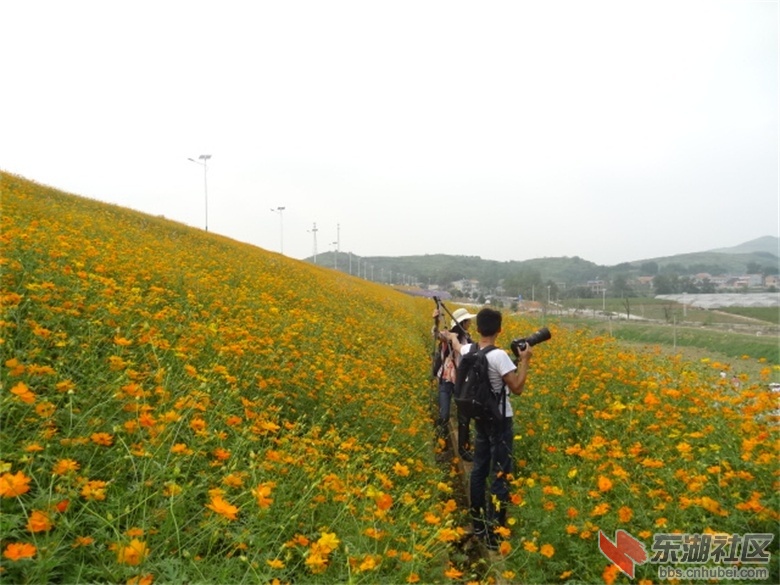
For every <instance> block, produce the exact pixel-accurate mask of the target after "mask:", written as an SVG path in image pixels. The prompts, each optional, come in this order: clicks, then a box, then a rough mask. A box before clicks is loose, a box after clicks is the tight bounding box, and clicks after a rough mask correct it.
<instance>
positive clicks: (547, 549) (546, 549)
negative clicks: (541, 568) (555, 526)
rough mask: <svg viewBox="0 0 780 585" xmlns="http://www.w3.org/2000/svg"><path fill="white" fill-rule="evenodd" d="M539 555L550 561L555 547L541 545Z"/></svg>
mask: <svg viewBox="0 0 780 585" xmlns="http://www.w3.org/2000/svg"><path fill="white" fill-rule="evenodd" d="M539 553H540V554H541V555H542V556H545V557H547V558H548V559H551V558H552V557H553V555H554V554H555V547H553V545H551V544H543V545H542V548H540V549H539Z"/></svg>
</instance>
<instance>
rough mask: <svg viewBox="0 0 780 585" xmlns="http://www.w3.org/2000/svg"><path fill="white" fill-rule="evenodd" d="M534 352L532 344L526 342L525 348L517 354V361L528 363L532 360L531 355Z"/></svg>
mask: <svg viewBox="0 0 780 585" xmlns="http://www.w3.org/2000/svg"><path fill="white" fill-rule="evenodd" d="M533 354H534V352H533V350H532V349H531V346H530V345H528V344H527V343H526V344H525V349H521V350H520V352H519V353H518V355H517V363H520V362H525V363H528V362H529V361H531V356H532V355H533Z"/></svg>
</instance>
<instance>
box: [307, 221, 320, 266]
mask: <svg viewBox="0 0 780 585" xmlns="http://www.w3.org/2000/svg"><path fill="white" fill-rule="evenodd" d="M308 231H309V232H310V233H311V234H313V236H314V252H313V254H314V263H315V264H316V263H317V232H318V231H319V230H317V222H316V221H315V222H314V227H312V228H311V229H310V230H308Z"/></svg>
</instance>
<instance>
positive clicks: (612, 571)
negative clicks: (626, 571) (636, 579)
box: [601, 565, 620, 585]
mask: <svg viewBox="0 0 780 585" xmlns="http://www.w3.org/2000/svg"><path fill="white" fill-rule="evenodd" d="M619 574H620V567H618V566H617V565H607V566H606V567H604V572H603V573H602V574H601V578H602V579H604V583H606V585H612V584H613V583H614V582H615V579H617V576H618V575H619Z"/></svg>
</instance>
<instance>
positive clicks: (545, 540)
mask: <svg viewBox="0 0 780 585" xmlns="http://www.w3.org/2000/svg"><path fill="white" fill-rule="evenodd" d="M0 179H1V180H2V183H1V184H0V189H1V191H0V194H1V196H2V220H1V221H2V235H1V236H0V245H1V246H2V247H1V248H0V250H1V253H0V266H2V310H3V313H2V329H1V330H0V371H1V372H2V388H0V408H1V410H0V511H1V512H2V514H1V515H0V550H2V566H1V567H0V579H2V581H3V582H8V583H69V584H70V583H94V582H111V583H128V584H133V585H138V584H141V583H143V584H146V585H148V584H150V583H171V582H175V583H297V584H300V583H323V584H324V583H417V582H420V583H448V582H476V583H488V582H495V581H496V580H497V579H500V580H503V581H504V582H510V583H529V582H530V583H550V582H556V583H565V582H588V583H592V582H605V583H608V584H611V583H613V582H615V580H616V579H618V578H620V577H619V575H618V570H617V568H616V567H615V565H612V564H610V563H609V562H607V561H606V559H605V557H604V556H603V555H602V554H601V552H600V551H599V549H598V534H599V531H600V530H603V531H604V532H605V533H606V534H607V535H609V536H610V538H611V537H613V535H614V534H615V531H616V530H617V529H624V530H628V531H630V532H631V533H632V534H633V535H634V536H636V537H637V538H640V539H641V540H643V541H644V542H645V543H647V545H646V546H647V548H648V551H650V545H651V543H652V541H653V538H652V535H653V533H655V532H669V533H671V532H681V533H708V534H711V535H712V536H713V538H714V537H716V536H718V535H723V534H743V533H747V532H757V533H771V534H773V535H774V536H775V539H774V542H773V544H772V547H771V549H770V550H771V552H772V554H773V555H777V554H778V548H777V544H778V541H780V534H778V529H777V526H778V524H777V523H778V520H780V502H779V501H778V488H779V487H780V485H779V484H778V478H777V474H776V471H777V469H778V463H779V461H778V449H777V436H776V433H777V429H778V426H777V424H776V423H777V416H776V415H775V414H773V411H774V410H775V409H776V408H777V404H776V399H775V397H774V396H773V395H772V394H771V393H770V392H768V391H767V388H766V383H767V382H768V380H770V379H771V376H772V374H773V370H772V368H771V367H770V366H768V365H766V364H762V365H761V367H760V368H759V369H758V373H757V374H756V376H755V377H749V376H747V375H746V374H744V373H740V375H739V380H738V387H737V385H736V384H735V383H734V381H733V380H732V379H731V378H729V379H721V378H720V376H719V373H720V372H721V371H722V370H726V371H731V368H730V366H729V364H727V363H717V362H714V361H713V360H708V359H707V360H701V361H698V362H695V363H689V362H686V361H685V360H683V359H681V358H680V357H679V356H672V357H671V358H670V357H667V355H665V354H663V353H662V352H657V351H653V350H649V351H643V352H637V351H634V350H631V349H626V348H625V347H621V346H619V345H618V344H617V343H616V342H615V341H614V339H610V338H607V337H603V336H598V335H594V334H592V333H591V332H589V331H588V330H586V329H576V328H573V327H569V326H562V325H561V326H558V325H553V324H551V328H552V330H553V339H552V340H550V341H549V342H547V343H545V344H543V345H540V346H537V347H536V348H534V351H535V354H534V359H533V362H532V372H531V377H530V379H529V383H528V384H527V387H526V390H525V392H524V394H523V395H522V396H519V397H513V404H514V407H515V410H516V413H517V414H516V417H515V419H514V425H515V429H514V431H515V432H514V437H515V438H514V441H515V446H514V452H515V460H514V463H515V470H514V473H512V474H511V475H510V477H509V479H510V482H511V485H512V506H511V507H510V510H509V517H510V521H509V525H508V526H507V528H506V530H505V532H504V535H503V536H504V537H505V540H504V541H503V542H502V545H501V548H500V551H499V552H498V553H497V554H496V555H493V556H490V557H486V558H481V557H476V556H473V555H471V554H467V552H468V551H466V550H465V549H464V548H463V546H462V543H463V542H465V540H466V534H465V531H466V528H467V527H468V525H469V521H468V516H467V513H466V508H465V502H464V500H463V497H462V495H461V494H459V486H460V485H461V480H460V478H459V477H458V476H457V473H456V469H457V468H456V467H455V465H454V463H455V462H454V461H453V462H452V464H450V463H446V464H444V465H440V464H437V462H436V455H437V452H438V451H440V450H441V449H442V447H443V445H442V444H441V443H436V442H434V441H433V433H432V424H431V423H432V420H431V419H432V411H431V398H432V392H431V386H430V384H429V381H428V379H427V371H428V364H427V356H428V354H429V352H430V350H431V341H430V337H429V329H430V314H431V309H432V308H433V306H432V304H431V303H430V301H426V300H423V299H417V298H414V297H409V296H405V295H403V294H400V293H396V292H394V291H392V290H390V289H388V288H386V287H383V286H379V285H376V284H372V283H368V282H365V281H363V280H359V279H356V278H350V277H349V276H346V275H344V274H341V273H337V272H334V271H331V270H329V269H326V268H321V267H317V266H312V265H310V264H306V263H303V262H298V261H293V260H290V259H287V258H284V257H282V256H279V255H277V254H273V253H269V252H266V251H263V250H259V249H257V248H253V247H251V246H248V245H245V244H241V243H238V242H235V241H231V240H229V239H226V238H223V237H220V236H218V235H215V234H208V233H205V232H202V231H200V230H196V229H192V228H187V227H183V226H181V225H178V224H175V223H172V222H169V221H166V220H163V219H159V218H151V217H148V216H145V215H143V214H140V213H135V212H132V211H128V210H125V209H121V208H118V207H113V206H109V205H104V204H101V203H97V202H94V201H90V200H87V199H83V198H79V197H75V196H72V195H67V194H64V193H61V192H58V191H56V190H54V189H49V188H45V187H42V186H40V185H36V184H34V183H31V182H29V181H25V180H22V179H19V178H18V177H14V176H12V175H8V174H3V175H2V176H1V177H0ZM453 308H454V307H453ZM538 326H539V323H538V322H534V321H533V320H529V319H525V318H522V317H519V316H511V317H507V319H506V322H505V324H504V331H503V333H502V337H501V338H500V341H501V342H502V343H503V344H504V346H508V345H509V341H510V340H511V339H512V338H513V337H518V336H521V335H527V334H528V333H530V332H531V331H533V329H535V328H536V327H538ZM774 558H776V557H774ZM770 568H771V574H770V576H769V578H768V579H767V580H766V581H767V582H777V580H778V576H779V575H778V573H777V564H776V563H775V564H773V565H771V567H770ZM654 569H655V567H653V566H652V565H651V564H646V565H644V566H642V567H638V568H637V570H638V578H639V579H654V577H653V575H654Z"/></svg>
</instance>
